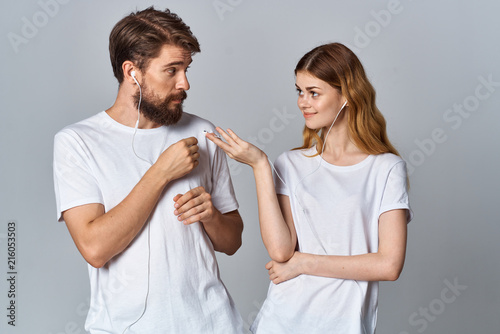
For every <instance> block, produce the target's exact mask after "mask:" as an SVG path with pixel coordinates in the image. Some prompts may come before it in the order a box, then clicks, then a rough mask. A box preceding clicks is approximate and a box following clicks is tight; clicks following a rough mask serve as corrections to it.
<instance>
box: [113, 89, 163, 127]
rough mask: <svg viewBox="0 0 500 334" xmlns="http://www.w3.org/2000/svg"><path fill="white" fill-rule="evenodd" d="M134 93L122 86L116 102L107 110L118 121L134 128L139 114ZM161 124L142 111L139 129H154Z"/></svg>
mask: <svg viewBox="0 0 500 334" xmlns="http://www.w3.org/2000/svg"><path fill="white" fill-rule="evenodd" d="M132 95H133V92H125V91H124V90H123V89H122V87H120V89H119V90H118V96H117V97H116V101H115V103H114V104H113V105H112V106H111V107H110V108H109V109H107V110H106V113H107V114H108V115H109V116H110V117H111V118H112V119H114V120H115V121H117V122H118V123H120V124H123V125H125V126H129V127H131V128H134V127H135V125H136V122H137V117H138V115H137V108H136V107H135V105H134V102H133V99H132ZM159 126H161V125H160V124H157V123H155V122H152V121H150V120H148V119H147V118H146V117H144V115H143V114H142V113H141V117H140V121H139V129H153V128H157V127H159Z"/></svg>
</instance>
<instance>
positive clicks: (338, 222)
mask: <svg viewBox="0 0 500 334" xmlns="http://www.w3.org/2000/svg"><path fill="white" fill-rule="evenodd" d="M314 153H316V151H315V148H311V149H308V150H303V151H299V150H296V151H289V152H285V153H283V154H282V155H281V156H279V157H278V159H277V161H276V164H275V167H276V170H277V172H278V174H279V175H280V176H281V178H282V179H283V181H285V183H286V185H285V184H283V182H281V181H280V180H279V178H275V183H276V191H277V193H279V194H283V195H287V196H289V198H290V203H291V208H292V215H293V219H294V223H295V229H296V231H297V239H298V247H299V251H300V252H303V253H310V254H322V255H325V254H328V255H357V254H366V253H374V252H377V249H378V219H379V216H380V215H381V214H382V213H384V212H386V211H389V210H393V209H408V221H409V220H411V210H410V206H409V202H408V194H407V188H406V167H405V163H404V161H403V160H402V159H401V158H399V157H398V156H396V155H393V154H389V153H387V154H380V155H370V156H368V157H367V158H366V159H365V160H363V161H362V162H360V163H358V164H356V165H353V166H334V165H331V164H329V163H327V162H326V161H324V160H323V161H322V162H321V167H320V168H319V169H317V168H318V165H319V162H320V159H321V158H320V157H319V156H316V157H312V158H311V157H306V156H305V155H307V156H311V155H313V154H314ZM311 173H312V174H311ZM311 226H312V227H311ZM318 239H319V241H318ZM322 245H323V246H324V249H323V247H322ZM325 251H326V252H325ZM377 297H378V282H366V281H354V280H342V279H335V278H326V277H319V276H310V275H300V276H298V277H296V278H294V279H291V280H289V281H285V282H283V283H281V284H278V285H275V284H274V283H272V282H271V284H270V286H269V291H268V295H267V299H266V301H265V302H264V304H263V306H262V308H261V310H260V312H259V314H258V315H257V317H256V319H255V322H254V323H253V325H252V328H251V330H252V332H253V333H258V334H267V333H269V334H271V333H273V334H275V333H287V334H291V333H307V334H313V333H318V334H319V333H342V334H360V333H362V334H364V333H374V332H375V327H376V320H377Z"/></svg>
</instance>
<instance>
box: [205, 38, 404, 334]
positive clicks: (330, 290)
mask: <svg viewBox="0 0 500 334" xmlns="http://www.w3.org/2000/svg"><path fill="white" fill-rule="evenodd" d="M295 76H296V87H297V91H298V101H297V104H298V107H299V109H300V110H301V111H302V113H303V115H304V118H305V127H304V131H303V138H304V144H303V145H302V146H301V147H300V148H298V149H296V150H292V151H289V152H285V153H283V154H282V155H281V156H279V157H278V159H277V161H276V172H277V173H276V175H277V176H278V178H279V179H276V190H275V188H274V186H273V176H272V165H271V164H270V163H269V162H268V159H267V156H266V155H265V153H264V152H262V151H261V150H259V149H258V148H257V147H255V146H253V145H251V144H249V143H247V142H245V141H243V140H241V139H240V138H239V137H238V136H237V135H236V134H235V133H234V132H233V131H231V130H227V133H226V132H224V131H223V130H222V129H220V128H217V131H218V132H219V133H220V135H221V136H222V137H223V139H224V140H225V141H223V140H221V139H220V138H217V137H216V136H215V135H214V134H208V135H207V137H208V138H209V139H210V140H212V141H213V142H214V143H215V144H217V145H218V146H219V147H221V148H222V149H223V150H224V151H225V152H226V153H227V154H228V155H229V156H230V157H231V158H233V159H235V160H237V161H239V162H242V163H245V164H248V165H250V166H251V167H252V169H253V171H254V176H255V181H256V186H257V196H258V206H259V220H260V228H261V234H262V239H263V241H264V244H265V246H266V249H267V251H268V252H269V256H270V257H271V261H270V262H269V263H268V264H267V265H266V268H267V269H268V270H269V277H270V279H271V281H272V283H271V285H270V288H269V292H268V296H267V299H266V301H265V303H264V305H263V306H262V309H261V310H260V312H259V314H258V315H257V318H256V320H255V322H254V324H253V325H252V328H251V330H252V332H254V333H308V334H311V333H342V334H349V333H353V334H354V333H355V334H359V333H374V332H375V327H376V320H377V298H378V281H386V280H387V281H394V280H396V279H397V278H398V276H399V275H400V273H401V270H402V268H403V263H404V258H405V250H406V225H407V222H409V221H410V220H411V210H410V206H409V202H408V195H407V176H406V166H405V163H404V161H403V160H402V159H401V158H400V157H399V154H398V152H397V151H396V149H395V148H394V147H393V146H392V145H391V143H390V142H389V140H388V138H387V134H386V129H385V120H384V117H383V116H382V114H381V113H380V111H379V110H378V108H377V107H376V105H375V91H374V89H373V87H372V85H371V84H370V82H369V81H368V79H367V77H366V74H365V72H364V69H363V67H362V65H361V63H360V61H359V60H358V58H357V57H356V56H355V55H354V53H353V52H352V51H351V50H349V49H348V48H347V47H345V46H344V45H342V44H339V43H333V44H326V45H322V46H319V47H317V48H315V49H313V50H311V51H310V52H309V53H307V54H306V55H304V56H303V57H302V59H301V60H300V61H299V62H298V64H297V67H296V68H295Z"/></svg>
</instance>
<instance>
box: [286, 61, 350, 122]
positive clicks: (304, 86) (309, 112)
mask: <svg viewBox="0 0 500 334" xmlns="http://www.w3.org/2000/svg"><path fill="white" fill-rule="evenodd" d="M295 86H296V87H297V92H298V94H299V97H298V100H297V105H298V106H299V109H300V110H301V111H302V114H303V115H304V119H305V121H306V126H307V127H308V128H309V129H313V130H316V129H321V128H325V127H329V126H330V125H331V124H332V123H333V120H334V119H335V117H336V116H337V114H338V112H339V111H340V108H342V105H343V104H344V102H345V98H343V97H342V95H341V94H340V93H339V91H338V90H337V89H336V88H333V87H332V86H330V85H329V84H328V83H326V82H325V81H323V80H320V79H318V78H317V77H315V76H312V75H311V74H309V73H308V72H305V71H299V72H297V78H296V80H295Z"/></svg>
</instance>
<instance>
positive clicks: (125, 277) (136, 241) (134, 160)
mask: <svg viewBox="0 0 500 334" xmlns="http://www.w3.org/2000/svg"><path fill="white" fill-rule="evenodd" d="M109 49H110V56H111V63H112V66H113V72H114V74H115V76H116V78H117V79H118V82H119V90H118V95H117V98H116V101H115V103H114V105H113V106H112V107H111V108H109V109H108V110H106V111H103V112H101V113H99V114H97V115H95V116H93V117H90V118H88V119H86V120H84V121H81V122H79V123H76V124H73V125H71V126H68V127H66V128H64V129H63V130H61V131H60V132H59V133H58V134H57V135H56V136H55V143H54V182H55V191H56V199H57V210H58V219H59V220H61V221H62V220H64V221H65V222H66V225H67V227H68V230H69V232H70V234H71V236H72V238H73V240H74V242H75V244H76V246H77V247H78V250H79V251H80V253H81V254H82V255H83V257H84V258H85V260H86V261H87V262H88V263H89V266H88V268H89V276H90V285H91V299H90V309H89V313H88V316H87V320H86V323H85V328H86V330H88V331H90V333H182V334H185V333H217V334H218V333H241V332H242V321H241V317H240V315H239V314H238V312H237V311H236V308H235V306H234V304H233V301H232V299H231V297H230V296H229V294H228V292H227V291H226V289H225V287H224V285H223V283H222V282H221V280H220V278H219V273H218V267H217V261H216V258H215V253H214V250H215V251H220V252H224V253H226V254H228V255H232V254H233V253H235V252H236V250H237V249H238V248H239V247H240V245H241V233H242V230H243V222H242V220H241V217H240V215H239V213H238V211H237V209H238V204H237V202H236V199H235V196H234V191H233V187H232V183H231V179H230V175H229V170H228V167H227V162H226V160H225V155H224V153H223V152H221V151H220V150H219V149H218V148H217V147H216V146H215V145H214V144H213V143H211V142H210V141H209V140H207V139H206V138H205V135H204V130H206V131H209V132H212V131H213V129H214V127H213V125H212V124H211V123H210V122H208V121H206V120H204V119H201V118H199V117H197V116H194V115H191V114H188V113H185V112H183V111H182V102H183V100H184V99H185V98H186V93H185V91H187V90H188V89H189V83H188V80H187V77H186V72H187V69H188V67H189V64H190V63H191V60H192V59H191V56H192V55H193V54H195V53H196V52H199V51H200V47H199V44H198V41H197V40H196V38H195V37H194V36H193V34H192V33H191V31H190V29H189V27H188V26H187V25H186V24H185V23H184V22H183V21H182V20H181V19H180V18H179V17H178V16H177V15H175V14H173V13H171V12H170V11H169V10H166V11H157V10H155V9H154V8H153V7H151V8H148V9H146V10H143V11H138V12H136V13H132V14H130V15H129V16H127V17H125V18H123V19H122V20H121V21H120V22H118V23H117V24H116V26H115V27H114V28H113V30H112V32H111V35H110V44H109Z"/></svg>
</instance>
